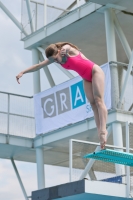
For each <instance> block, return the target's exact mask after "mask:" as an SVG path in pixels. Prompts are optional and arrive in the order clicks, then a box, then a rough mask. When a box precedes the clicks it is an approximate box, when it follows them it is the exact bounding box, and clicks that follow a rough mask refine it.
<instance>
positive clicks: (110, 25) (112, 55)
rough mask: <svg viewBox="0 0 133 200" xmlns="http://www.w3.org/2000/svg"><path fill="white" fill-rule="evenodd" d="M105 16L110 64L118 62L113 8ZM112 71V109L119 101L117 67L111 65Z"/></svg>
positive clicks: (108, 9)
mask: <svg viewBox="0 0 133 200" xmlns="http://www.w3.org/2000/svg"><path fill="white" fill-rule="evenodd" d="M104 14H105V29H106V43H107V55H108V62H110V61H117V55H116V43H115V29H114V22H113V11H112V9H111V8H107V9H106V10H105V12H104ZM110 71H111V84H112V87H111V97H112V99H111V100H112V107H113V108H116V107H117V103H118V100H119V84H118V70H117V65H116V64H111V65H110Z"/></svg>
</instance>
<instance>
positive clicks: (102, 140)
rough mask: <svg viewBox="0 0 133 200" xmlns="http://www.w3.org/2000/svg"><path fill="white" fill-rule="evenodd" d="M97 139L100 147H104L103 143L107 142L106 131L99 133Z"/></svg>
mask: <svg viewBox="0 0 133 200" xmlns="http://www.w3.org/2000/svg"><path fill="white" fill-rule="evenodd" d="M99 140H100V145H101V149H105V145H106V142H107V131H104V132H100V133H99Z"/></svg>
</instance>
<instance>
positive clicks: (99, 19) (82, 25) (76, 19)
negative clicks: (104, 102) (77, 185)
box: [0, 0, 133, 200]
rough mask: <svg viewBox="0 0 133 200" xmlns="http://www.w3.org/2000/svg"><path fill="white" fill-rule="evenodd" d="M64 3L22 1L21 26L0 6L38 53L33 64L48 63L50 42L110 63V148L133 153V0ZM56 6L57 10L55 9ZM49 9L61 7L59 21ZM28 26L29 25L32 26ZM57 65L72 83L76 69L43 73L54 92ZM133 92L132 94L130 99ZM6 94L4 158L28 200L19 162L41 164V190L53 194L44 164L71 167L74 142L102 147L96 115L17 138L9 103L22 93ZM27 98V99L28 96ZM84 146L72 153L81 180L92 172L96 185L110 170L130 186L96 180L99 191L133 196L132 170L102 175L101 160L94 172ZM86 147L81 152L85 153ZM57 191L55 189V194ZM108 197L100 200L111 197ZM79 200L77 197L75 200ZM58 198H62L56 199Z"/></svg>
mask: <svg viewBox="0 0 133 200" xmlns="http://www.w3.org/2000/svg"><path fill="white" fill-rule="evenodd" d="M58 1H60V0H58ZM81 2H82V5H81ZM59 5H60V4H59ZM59 5H58V4H57V5H55V4H53V5H49V2H48V1H46V0H44V1H41V0H40V1H39V0H36V1H33V0H31V1H30V0H22V22H21V23H20V22H18V21H17V19H16V18H15V17H14V16H13V15H12V14H11V13H10V11H9V10H8V9H7V8H6V7H5V6H4V4H3V3H2V2H0V7H1V9H2V10H3V11H4V12H5V13H6V14H7V15H8V16H9V17H10V19H11V20H12V21H13V22H14V23H15V24H16V25H17V26H18V28H19V29H20V30H21V41H23V42H24V48H25V49H27V50H29V51H31V52H32V64H36V63H38V62H40V61H43V60H44V59H45V52H44V49H45V48H46V47H47V46H48V45H49V44H51V43H55V42H58V41H69V42H71V43H74V44H76V45H77V46H79V48H80V49H81V50H82V52H83V53H84V54H85V55H86V56H87V57H88V58H89V59H90V60H93V61H94V62H95V63H97V64H99V65H102V64H104V63H107V62H108V63H109V66H110V74H111V108H110V109H109V110H108V121H107V128H108V131H109V137H108V141H107V144H110V145H114V146H119V147H121V148H122V147H126V149H124V151H130V149H131V148H133V147H132V146H133V145H132V144H133V142H132V135H133V130H132V123H133V112H132V108H133V101H132V99H133V92H132V86H131V84H132V79H133V78H132V75H133V74H132V66H133V51H132V48H133V44H132V32H133V20H132V18H133V16H132V15H133V2H132V0H128V1H125V0H90V1H84V3H83V1H82V0H81V1H80V0H77V1H72V2H71V3H70V4H69V5H66V7H65V8H61V7H60V6H59ZM39 6H40V7H39ZM50 6H51V7H50ZM52 6H53V7H54V8H52ZM39 8H40V9H41V11H42V16H41V17H42V19H43V20H42V21H43V23H42V24H38V23H39V19H40V18H39V14H38V12H37V11H38V10H37V9H39ZM48 9H56V10H58V11H59V13H58V15H57V16H56V18H54V19H53V21H52V20H51V21H48V20H49V19H48V17H47V16H48V14H49V12H48V11H50V10H48ZM33 11H34V12H33ZM33 13H34V15H33ZM26 20H27V21H26ZM28 22H29V23H28ZM25 23H27V25H26V26H25ZM54 66H55V67H57V68H59V70H61V71H62V73H64V74H65V75H66V76H67V77H68V79H70V80H72V79H73V78H74V75H73V73H71V71H66V70H65V69H62V68H61V67H60V66H59V65H58V64H52V65H51V66H47V67H45V68H44V69H43V70H44V73H45V74H46V77H47V80H48V82H49V85H50V87H51V88H53V87H54V86H55V85H56V83H55V80H54V74H53V73H52V70H51V68H52V67H54ZM33 84H34V94H38V93H41V92H42V89H41V77H40V72H39V71H37V72H34V73H33ZM127 91H128V93H127ZM129 92H130V96H129V95H128V94H129ZM5 95H7V96H8V102H7V105H8V109H7V111H6V112H5V111H2V112H4V113H5V114H6V115H7V116H8V117H7V119H8V120H7V124H6V125H5V126H7V127H8V129H7V131H5V132H4V133H2V132H1V134H0V149H1V151H0V158H4V159H11V161H12V164H13V166H14V170H15V172H16V175H17V177H18V179H19V182H20V185H21V187H22V190H23V193H24V196H25V199H28V197H27V194H26V192H25V189H24V186H23V184H22V181H21V178H20V176H19V173H18V171H17V169H16V166H15V162H14V161H15V160H17V161H19V160H20V161H25V162H33V163H37V177H38V190H44V191H45V190H50V189H44V188H45V174H44V164H50V165H55V166H63V167H69V164H70V150H71V149H70V147H69V140H70V139H73V140H80V141H81V140H82V141H91V142H95V143H98V137H97V133H96V126H95V121H94V118H93V117H91V118H88V119H85V120H82V121H79V122H77V123H74V124H69V125H67V126H64V127H61V128H60V129H57V130H52V131H49V132H45V133H42V134H39V135H36V134H35V130H34V131H33V129H31V130H32V132H34V134H33V135H32V136H31V135H30V136H29V137H27V136H26V135H21V134H20V135H19V134H17V133H16V135H15V134H14V133H13V131H12V132H10V127H9V124H10V123H9V120H10V117H9V116H11V115H12V114H13V115H14V113H12V112H11V110H10V106H9V105H10V103H11V102H10V98H9V96H12V95H14V96H16V97H17V95H15V94H9V93H8V94H5ZM21 98H23V96H22V97H21ZM25 98H29V99H30V100H31V101H32V107H31V109H34V106H33V97H25ZM15 115H16V117H17V116H20V114H18V113H15ZM22 116H23V117H26V119H27V116H28V117H29V115H25V114H23V115H22ZM30 119H31V120H32V122H31V126H32V125H33V124H34V125H35V122H34V116H33V115H31V116H30ZM33 127H34V126H33ZM34 128H35V127H34ZM127 129H129V131H128V136H129V140H128V142H127V141H126V131H127ZM82 147H83V146H82ZM82 147H81V146H79V147H74V153H73V154H72V155H73V158H74V160H73V167H74V168H78V167H77V166H79V169H80V170H83V171H82V173H81V174H80V176H79V177H78V178H77V179H76V181H79V180H81V179H80V178H81V177H82V179H84V178H85V177H86V175H87V174H88V173H89V176H90V177H91V178H90V179H91V180H93V181H94V179H95V178H96V177H95V176H94V172H95V171H98V170H99V171H100V172H102V173H103V172H104V173H105V172H107V170H108V169H110V173H113V174H116V176H122V175H124V176H126V177H128V178H127V180H128V182H126V181H125V179H124V178H123V180H122V183H123V184H121V185H120V184H119V186H118V185H117V183H109V182H108V184H106V183H105V182H102V183H101V182H100V181H97V180H95V181H94V182H93V181H92V182H93V183H94V187H100V184H101V185H102V184H103V185H104V184H105V185H106V186H107V185H108V186H107V187H108V188H110V187H112V188H113V187H114V188H115V187H117V186H118V187H119V188H121V191H123V195H122V196H120V195H119V194H118V193H117V194H116V193H114V195H113V196H114V200H115V199H125V198H129V197H131V194H132V191H131V190H130V189H131V181H129V179H130V178H129V177H130V174H132V169H130V168H126V169H125V167H124V166H121V165H114V166H109V167H108V168H107V169H106V168H104V170H103V171H102V167H100V168H99V167H98V166H99V164H98V163H97V162H95V164H94V163H93V164H92V165H91V167H90V168H85V167H86V166H88V165H87V163H86V164H85V165H84V164H83V161H82V159H81V158H80V155H79V153H81V150H83V151H84V148H82ZM80 148H81V150H79V149H80ZM87 148H89V147H87ZM121 148H120V149H121ZM92 149H95V148H90V151H91V150H92ZM88 153H90V152H88ZM131 153H132V152H131ZM89 166H90V165H89ZM107 166H108V165H107ZM84 170H85V171H84ZM87 170H88V171H87ZM91 180H90V181H88V182H87V180H82V181H81V182H82V184H83V183H85V185H88V184H93V183H91ZM73 181H74V180H73V179H72V178H70V183H69V184H73ZM71 182H72V183H71ZM129 182H130V183H129ZM67 184H68V183H67ZM67 184H66V185H67ZM111 184H112V185H111ZM113 184H114V185H113ZM106 186H105V187H106ZM59 187H61V186H59ZM64 187H65V186H64ZM70 187H71V186H70ZM87 187H89V186H87ZM55 190H56V189H55ZM55 190H54V189H53V191H55ZM56 192H57V191H56ZM87 192H88V193H91V192H92V193H94V194H95V195H96V190H93V191H91V192H90V191H87ZM83 193H85V192H83ZM33 194H34V193H33ZM84 195H85V194H83V196H84ZM89 195H90V194H87V197H86V198H89ZM97 195H98V198H99V195H103V196H104V195H105V196H106V195H107V196H108V195H109V196H110V193H106V194H105V193H104V191H103V192H102V193H98V194H97ZM83 196H82V197H83ZM92 196H93V195H92ZM92 196H91V198H92ZM103 196H101V197H100V198H102V199H104V198H105V199H107V198H108V199H109V198H111V197H107V198H106V197H105V196H104V197H103ZM29 198H30V197H29ZM62 198H63V197H62ZM78 198H79V197H78ZM78 198H76V197H73V199H78ZM80 198H81V196H80ZM94 198H95V197H94ZM96 198H97V197H96ZM40 199H41V198H40ZM51 199H52V198H51ZM55 199H58V198H57V197H55ZM63 199H64V200H65V199H70V198H67V197H65V198H63ZM33 200H34V199H33ZM35 200H36V199H35Z"/></svg>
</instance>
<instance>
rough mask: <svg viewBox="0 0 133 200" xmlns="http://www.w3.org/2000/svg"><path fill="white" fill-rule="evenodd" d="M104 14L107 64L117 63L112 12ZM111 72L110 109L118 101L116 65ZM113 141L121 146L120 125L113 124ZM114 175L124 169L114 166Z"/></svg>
mask: <svg viewBox="0 0 133 200" xmlns="http://www.w3.org/2000/svg"><path fill="white" fill-rule="evenodd" d="M104 14H105V28H106V42H107V55H108V62H110V61H117V54H116V42H115V27H114V17H113V10H112V9H111V8H107V9H106V10H105V11H104ZM110 71H111V88H112V89H111V97H112V107H113V108H117V104H118V101H119V82H118V68H117V65H116V64H111V65H110ZM112 126H113V141H114V145H116V146H117V145H118V146H121V147H122V146H123V141H122V127H121V124H120V123H114V124H113V125H112ZM115 168H116V174H117V175H121V174H123V173H124V171H125V170H124V167H121V166H120V165H116V167H115Z"/></svg>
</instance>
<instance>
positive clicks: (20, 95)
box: [0, 91, 33, 98]
mask: <svg viewBox="0 0 133 200" xmlns="http://www.w3.org/2000/svg"><path fill="white" fill-rule="evenodd" d="M0 93H2V94H8V95H13V96H19V97H25V98H33V96H26V95H22V94H15V93H10V92H3V91H0Z"/></svg>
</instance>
